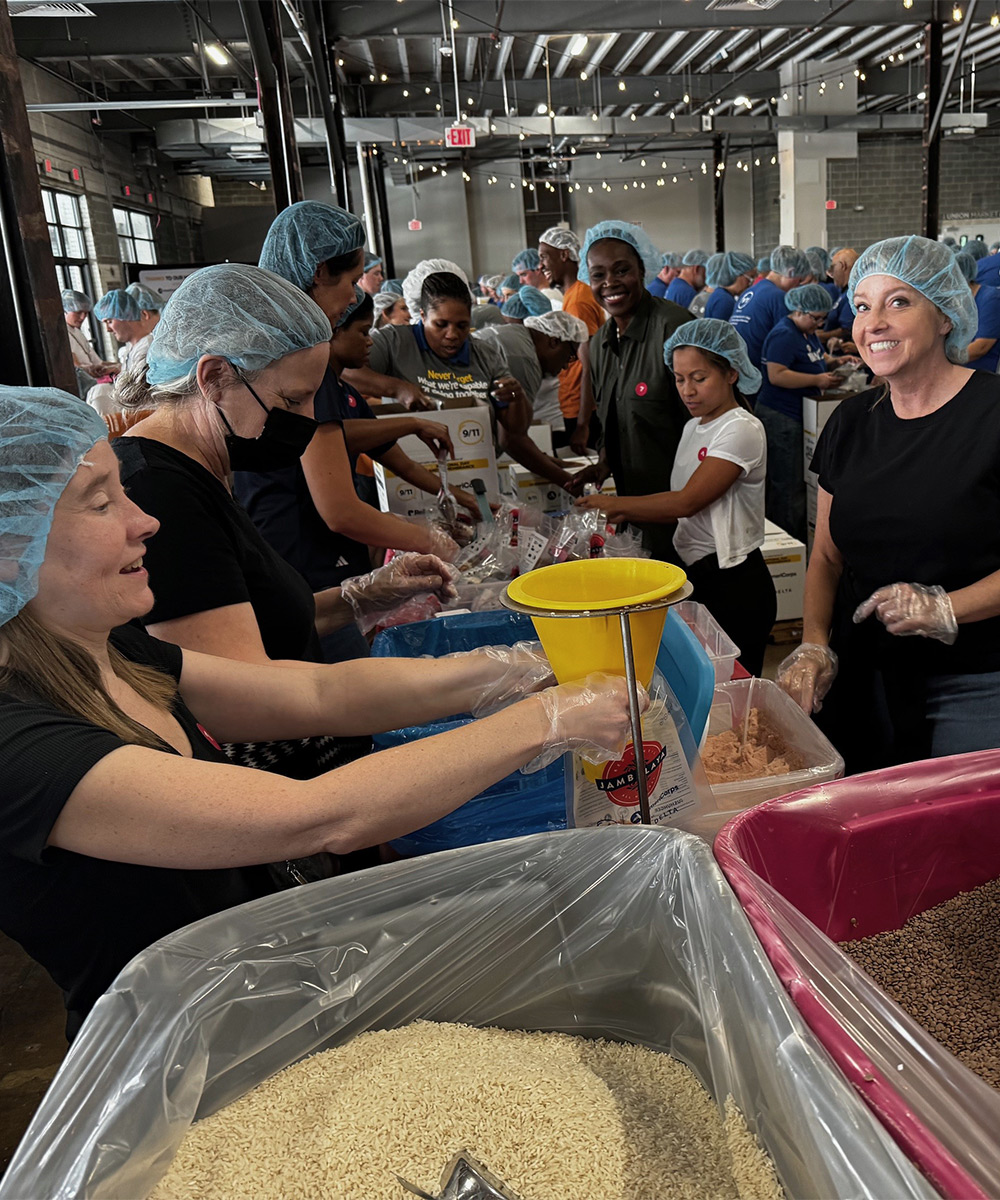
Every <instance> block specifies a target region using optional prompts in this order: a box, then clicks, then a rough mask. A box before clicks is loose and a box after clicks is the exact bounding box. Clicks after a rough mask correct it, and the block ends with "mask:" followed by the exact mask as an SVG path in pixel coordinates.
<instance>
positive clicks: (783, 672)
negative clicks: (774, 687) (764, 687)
mask: <svg viewBox="0 0 1000 1200" xmlns="http://www.w3.org/2000/svg"><path fill="white" fill-rule="evenodd" d="M836 678H837V656H836V654H834V652H833V651H832V650H831V649H830V647H829V646H821V645H820V644H819V643H818V642H803V643H802V645H801V646H799V647H797V648H796V649H795V650H793V651H792V652H791V654H789V656H788V657H787V658H786V659H785V660H784V661H783V662H782V664H781V666H779V667H778V676H777V683H778V686H779V687H780V688H782V690H784V691H786V692H787V693H788V695H789V696H791V698H792V699H793V700H794V701H795V703H796V704H797V705H798V706H799V708H801V709H802V711H803V712H804V713H814V712H819V710H820V709H821V708H822V707H823V698H824V697H825V696H826V694H827V692H828V691H829V690H830V687H831V685H832V683H833V681H834V680H835V679H836Z"/></svg>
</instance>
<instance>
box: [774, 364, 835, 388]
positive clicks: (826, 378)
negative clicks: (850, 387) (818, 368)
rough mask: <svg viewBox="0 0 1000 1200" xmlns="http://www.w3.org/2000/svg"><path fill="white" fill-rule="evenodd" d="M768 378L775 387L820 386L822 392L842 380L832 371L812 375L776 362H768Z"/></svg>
mask: <svg viewBox="0 0 1000 1200" xmlns="http://www.w3.org/2000/svg"><path fill="white" fill-rule="evenodd" d="M767 378H768V379H769V380H770V382H771V383H772V384H773V385H774V386H775V387H781V388H803V387H804V388H819V390H820V391H821V392H822V391H825V390H826V389H827V388H831V387H833V386H834V385H835V384H837V383H839V382H840V380H839V379H838V378H837V376H836V375H834V374H833V373H832V372H831V371H823V372H822V373H821V374H817V375H810V374H809V372H808V371H793V370H792V368H791V367H786V366H785V365H784V364H783V363H776V362H769V363H768V364H767Z"/></svg>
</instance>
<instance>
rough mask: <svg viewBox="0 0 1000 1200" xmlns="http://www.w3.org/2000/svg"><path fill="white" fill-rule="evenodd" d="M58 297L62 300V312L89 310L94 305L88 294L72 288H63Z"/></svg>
mask: <svg viewBox="0 0 1000 1200" xmlns="http://www.w3.org/2000/svg"><path fill="white" fill-rule="evenodd" d="M59 297H60V299H61V300H62V306H63V312H90V310H91V309H92V308H93V307H94V304H93V301H92V300H91V299H90V297H89V296H88V295H86V294H85V293H84V292H74V291H73V289H72V288H63V290H62V291H61V292H60V293H59Z"/></svg>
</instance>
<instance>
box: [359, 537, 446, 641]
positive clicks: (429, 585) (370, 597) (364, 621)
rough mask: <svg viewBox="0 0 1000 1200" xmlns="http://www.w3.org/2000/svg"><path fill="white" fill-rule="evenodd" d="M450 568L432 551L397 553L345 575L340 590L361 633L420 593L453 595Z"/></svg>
mask: <svg viewBox="0 0 1000 1200" xmlns="http://www.w3.org/2000/svg"><path fill="white" fill-rule="evenodd" d="M453 578H454V572H453V571H452V568H451V567H449V566H448V564H447V563H446V562H444V561H443V560H442V559H440V558H437V557H436V556H435V555H433V554H400V555H397V557H396V558H394V559H393V560H392V562H390V563H387V564H386V565H385V566H384V567H379V568H378V570H377V571H370V572H369V573H368V574H367V575H358V576H357V577H356V578H354V579H345V580H344V582H343V583H342V584H341V585H340V594H341V596H343V598H344V600H346V601H347V603H348V604H349V605H350V606H351V610H352V611H353V613H354V619H355V621H356V622H357V624H358V628H359V629H360V630H361V632H362V633H368V631H369V630H371V629H374V628H375V626H376V625H378V624H379V623H380V622H382V621H383V619H384V618H385V617H386V616H388V615H389V614H391V613H392V611H393V610H394V609H395V608H397V607H400V606H402V605H404V604H407V603H409V602H410V601H411V600H413V599H414V598H416V597H418V596H421V595H434V596H436V597H437V598H438V599H439V600H441V601H442V602H443V601H446V600H451V599H453V598H454V597H455V596H456V595H457V594H458V593H457V592H456V590H455V585H454V583H453V582H452V579H453Z"/></svg>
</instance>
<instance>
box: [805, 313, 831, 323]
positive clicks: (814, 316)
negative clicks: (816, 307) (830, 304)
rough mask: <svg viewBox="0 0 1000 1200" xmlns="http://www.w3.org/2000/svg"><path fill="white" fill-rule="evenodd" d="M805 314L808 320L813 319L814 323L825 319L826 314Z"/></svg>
mask: <svg viewBox="0 0 1000 1200" xmlns="http://www.w3.org/2000/svg"><path fill="white" fill-rule="evenodd" d="M806 316H807V317H808V318H809V320H810V321H815V322H816V324H817V325H818V324H819V322H820V321H825V320H826V316H827V314H826V313H806Z"/></svg>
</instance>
